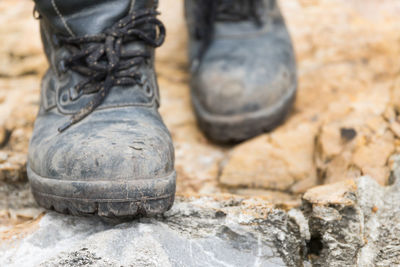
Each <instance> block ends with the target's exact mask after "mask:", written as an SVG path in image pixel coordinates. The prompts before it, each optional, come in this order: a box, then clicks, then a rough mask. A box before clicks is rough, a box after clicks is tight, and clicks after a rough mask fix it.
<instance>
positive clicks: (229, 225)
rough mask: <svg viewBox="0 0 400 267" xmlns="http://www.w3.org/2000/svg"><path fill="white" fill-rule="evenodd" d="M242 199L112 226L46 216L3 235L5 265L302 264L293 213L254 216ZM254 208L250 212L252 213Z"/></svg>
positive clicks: (183, 204)
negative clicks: (290, 215)
mask: <svg viewBox="0 0 400 267" xmlns="http://www.w3.org/2000/svg"><path fill="white" fill-rule="evenodd" d="M241 208H242V204H240V201H238V200H235V199H231V200H227V201H219V202H215V201H212V200H211V199H207V198H200V199H192V200H181V201H178V203H177V204H176V205H175V206H174V208H173V209H172V210H171V211H170V212H168V213H167V214H165V216H164V217H163V218H158V219H141V220H138V221H134V222H127V223H122V224H118V225H114V224H112V223H110V222H108V223H107V222H102V221H99V220H98V219H97V218H79V217H72V216H65V215H59V214H55V213H48V214H46V215H45V216H44V217H39V218H38V219H37V220H36V221H33V222H31V223H30V225H27V226H26V227H25V228H24V229H25V232H23V233H21V232H18V231H9V232H6V233H3V234H2V235H1V236H0V238H1V239H2V240H3V242H2V243H1V245H0V255H1V256H0V265H1V266H21V265H23V266H39V265H40V266H84V265H87V266H286V264H289V265H291V266H296V265H301V264H302V259H301V257H300V255H301V254H300V246H299V244H300V242H299V240H298V239H299V231H298V227H297V225H296V224H294V223H293V222H292V220H291V219H290V218H289V216H288V215H286V214H285V213H283V212H281V211H270V212H269V213H268V214H267V215H259V216H253V215H250V214H248V213H247V214H246V213H245V212H244V211H241ZM246 209H247V210H250V209H249V207H247V208H246Z"/></svg>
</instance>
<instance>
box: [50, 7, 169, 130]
mask: <svg viewBox="0 0 400 267" xmlns="http://www.w3.org/2000/svg"><path fill="white" fill-rule="evenodd" d="M157 15H159V13H158V12H157V11H155V10H154V9H143V10H137V11H133V12H130V13H129V14H128V15H127V16H126V17H124V18H122V19H120V20H119V21H118V22H117V23H115V24H114V25H113V26H111V27H110V28H108V29H106V30H105V31H104V32H102V33H100V34H95V35H90V36H88V35H85V36H81V37H66V38H62V37H61V38H60V43H62V44H64V45H66V47H67V48H68V50H69V51H70V52H71V56H70V57H68V58H67V59H65V60H62V61H61V62H60V63H61V64H60V66H61V67H60V68H61V69H62V70H63V71H66V70H67V69H70V70H72V71H74V72H76V73H78V74H80V75H82V76H83V77H84V79H83V80H82V81H80V82H79V83H78V84H77V85H75V86H74V87H72V88H70V89H69V97H70V100H71V101H75V100H77V99H78V98H80V97H81V96H82V95H86V94H95V95H94V96H93V98H92V99H91V100H90V101H89V102H88V103H87V105H86V106H84V107H83V108H82V109H81V110H80V111H78V112H77V113H75V114H73V115H72V117H71V118H70V120H69V121H68V122H67V123H65V124H64V125H62V126H61V127H60V128H59V129H58V131H59V132H63V131H65V130H66V129H68V128H69V127H70V126H72V125H73V124H75V123H77V122H79V121H81V120H83V119H84V118H85V117H86V116H88V115H89V114H90V113H92V112H93V111H94V110H95V109H96V108H97V107H98V106H99V105H101V104H102V103H103V101H104V100H105V98H106V97H107V95H108V93H109V92H110V90H111V88H112V87H113V86H132V85H142V84H143V83H142V75H141V74H139V73H138V72H137V66H139V65H140V64H142V63H143V62H145V61H146V60H147V59H149V58H151V53H150V52H145V51H142V50H141V51H139V50H134V49H130V50H127V49H124V48H123V45H124V44H126V43H128V42H132V41H140V42H143V43H144V44H145V45H147V46H150V47H154V48H155V47H159V46H161V45H162V44H163V42H164V40H165V34H166V32H165V27H164V25H163V23H162V22H161V21H160V20H158V19H157Z"/></svg>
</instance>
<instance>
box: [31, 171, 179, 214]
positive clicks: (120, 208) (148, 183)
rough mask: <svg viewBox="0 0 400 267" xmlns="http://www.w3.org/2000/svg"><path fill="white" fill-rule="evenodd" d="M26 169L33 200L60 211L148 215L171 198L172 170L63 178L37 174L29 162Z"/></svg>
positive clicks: (159, 211)
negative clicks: (155, 174) (127, 177)
mask: <svg viewBox="0 0 400 267" xmlns="http://www.w3.org/2000/svg"><path fill="white" fill-rule="evenodd" d="M27 171H28V177H29V181H30V184H31V188H32V193H33V196H34V198H35V199H36V201H37V203H38V204H39V205H40V206H42V207H44V208H46V209H50V210H55V211H57V212H60V213H64V214H72V215H98V216H100V217H106V218H120V219H125V218H134V217H138V216H145V217H151V216H155V215H158V214H162V213H164V212H165V211H167V210H169V209H170V208H171V207H172V204H173V202H174V198H175V183H176V172H175V171H174V172H172V173H171V174H169V175H167V176H165V177H160V178H152V179H140V180H132V181H66V180H57V179H52V178H46V177H41V176H39V175H38V174H36V173H35V172H34V171H33V170H32V169H31V168H30V167H29V165H28V167H27Z"/></svg>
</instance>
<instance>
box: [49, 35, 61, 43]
mask: <svg viewBox="0 0 400 267" xmlns="http://www.w3.org/2000/svg"><path fill="white" fill-rule="evenodd" d="M51 40H52V42H53V45H55V46H60V40H59V39H58V37H57V35H55V34H53V35H52V36H51Z"/></svg>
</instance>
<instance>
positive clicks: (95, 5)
mask: <svg viewBox="0 0 400 267" xmlns="http://www.w3.org/2000/svg"><path fill="white" fill-rule="evenodd" d="M157 2H158V1H157V0H35V3H36V9H37V10H38V11H39V13H40V14H41V15H42V16H43V17H44V18H45V19H46V20H48V22H49V24H50V25H51V26H52V27H53V30H54V31H55V33H58V34H62V35H66V36H71V35H72V36H83V35H93V34H98V33H100V32H102V31H104V30H105V29H106V28H108V27H110V26H112V25H113V24H114V23H115V22H117V21H118V20H119V19H121V18H122V17H124V16H126V15H127V14H128V12H129V11H131V10H133V9H141V8H152V7H154V8H155V7H156V5H157Z"/></svg>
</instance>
